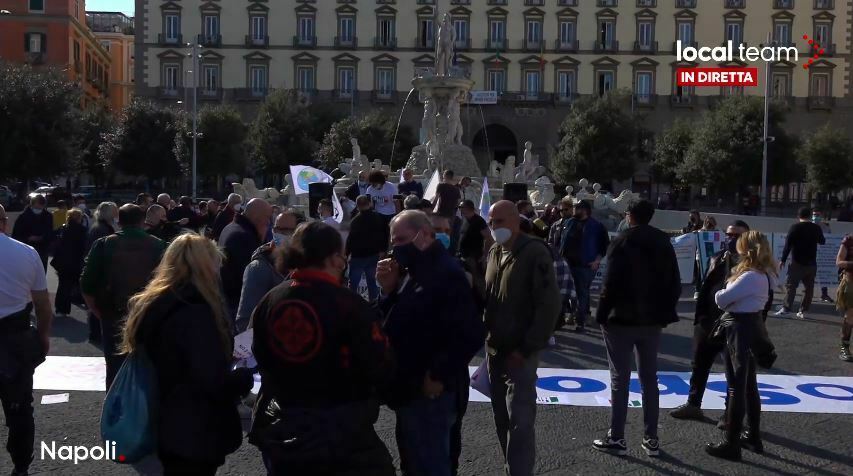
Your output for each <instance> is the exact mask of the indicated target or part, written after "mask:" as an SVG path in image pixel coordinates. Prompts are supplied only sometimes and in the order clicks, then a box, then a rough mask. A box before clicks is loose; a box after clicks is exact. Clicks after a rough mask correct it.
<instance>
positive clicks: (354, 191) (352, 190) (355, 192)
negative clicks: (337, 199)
mask: <svg viewBox="0 0 853 476" xmlns="http://www.w3.org/2000/svg"><path fill="white" fill-rule="evenodd" d="M366 194H367V190H365V191H362V190H361V188H359V186H358V182H353V183H352V184H351V185H350V186H349V187H347V189H346V191H345V192H344V196H345V197H347V198H349V199H350V200H352V201H353V203H355V200H356V199H357V198H358V196H359V195H366Z"/></svg>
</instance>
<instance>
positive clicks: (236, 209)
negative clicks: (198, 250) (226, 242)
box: [211, 193, 243, 241]
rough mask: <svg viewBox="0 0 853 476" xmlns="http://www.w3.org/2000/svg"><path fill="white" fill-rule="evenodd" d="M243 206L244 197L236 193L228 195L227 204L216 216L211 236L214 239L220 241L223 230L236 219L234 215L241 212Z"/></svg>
mask: <svg viewBox="0 0 853 476" xmlns="http://www.w3.org/2000/svg"><path fill="white" fill-rule="evenodd" d="M242 207H243V197H241V196H240V195H238V194H236V193H232V194H230V195H228V200H227V201H226V203H225V206H224V207H223V208H222V210H219V213H217V214H216V218H215V219H214V220H213V227H212V230H211V236H213V239H214V240H217V241H219V237H220V235H222V230H224V229H225V227H226V226H228V224H229V223H231V222H232V221H234V217H235V216H236V215H237V214H238V213H240V210H241V209H242Z"/></svg>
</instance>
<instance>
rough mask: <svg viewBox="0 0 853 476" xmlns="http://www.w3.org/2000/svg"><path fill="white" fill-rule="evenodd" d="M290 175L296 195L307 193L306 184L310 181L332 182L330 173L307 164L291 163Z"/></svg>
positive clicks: (310, 182)
mask: <svg viewBox="0 0 853 476" xmlns="http://www.w3.org/2000/svg"><path fill="white" fill-rule="evenodd" d="M290 177H291V179H292V180H293V191H294V193H296V195H305V194H306V193H308V186H309V185H311V184H312V183H317V182H326V183H332V181H333V179H332V176H331V175H329V174H327V173H326V172H323V171H322V170H320V169H315V168H314V167H309V166H307V165H291V166H290Z"/></svg>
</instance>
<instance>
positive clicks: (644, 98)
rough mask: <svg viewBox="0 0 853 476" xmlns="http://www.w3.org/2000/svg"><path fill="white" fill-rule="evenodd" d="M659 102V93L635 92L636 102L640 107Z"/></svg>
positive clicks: (651, 105)
mask: <svg viewBox="0 0 853 476" xmlns="http://www.w3.org/2000/svg"><path fill="white" fill-rule="evenodd" d="M657 102H658V96H657V94H652V93H634V104H636V105H637V106H639V107H644V106H645V107H654V106H655V104H657Z"/></svg>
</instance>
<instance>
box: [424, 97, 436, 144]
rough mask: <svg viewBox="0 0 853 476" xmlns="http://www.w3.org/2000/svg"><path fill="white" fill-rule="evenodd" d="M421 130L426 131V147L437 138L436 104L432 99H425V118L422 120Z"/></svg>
mask: <svg viewBox="0 0 853 476" xmlns="http://www.w3.org/2000/svg"><path fill="white" fill-rule="evenodd" d="M421 129H423V130H424V133H425V135H424V145H426V144H429V142H430V141H431V140H432V139H433V138H434V137H435V102H434V101H433V100H432V99H430V98H426V99H424V118H423V119H422V120H421Z"/></svg>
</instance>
